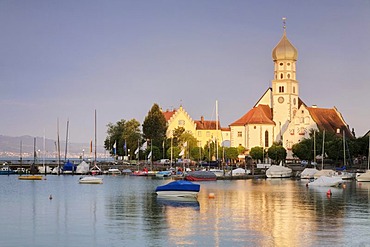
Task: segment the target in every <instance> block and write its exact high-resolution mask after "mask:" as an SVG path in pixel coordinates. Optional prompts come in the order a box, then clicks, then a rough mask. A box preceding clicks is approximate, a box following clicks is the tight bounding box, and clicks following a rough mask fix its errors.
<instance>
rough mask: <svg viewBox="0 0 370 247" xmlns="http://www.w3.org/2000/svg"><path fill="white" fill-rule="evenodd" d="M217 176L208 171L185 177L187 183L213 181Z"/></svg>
mask: <svg viewBox="0 0 370 247" xmlns="http://www.w3.org/2000/svg"><path fill="white" fill-rule="evenodd" d="M216 179H217V176H216V175H215V174H214V173H213V172H210V171H193V172H189V173H187V174H186V175H185V180H188V181H215V180H216Z"/></svg>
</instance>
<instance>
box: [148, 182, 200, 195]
mask: <svg viewBox="0 0 370 247" xmlns="http://www.w3.org/2000/svg"><path fill="white" fill-rule="evenodd" d="M199 190H200V185H199V184H194V183H192V182H190V181H185V180H176V181H173V182H171V183H168V184H165V185H161V186H158V187H157V188H156V190H155V192H156V193H157V195H158V196H165V197H197V196H198V193H199Z"/></svg>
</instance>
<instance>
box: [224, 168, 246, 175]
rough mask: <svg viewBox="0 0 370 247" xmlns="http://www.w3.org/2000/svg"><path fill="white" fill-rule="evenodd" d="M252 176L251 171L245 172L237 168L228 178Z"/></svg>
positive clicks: (229, 173)
mask: <svg viewBox="0 0 370 247" xmlns="http://www.w3.org/2000/svg"><path fill="white" fill-rule="evenodd" d="M247 174H250V170H245V169H243V168H236V169H234V170H232V171H230V172H228V173H227V175H228V176H245V175H247Z"/></svg>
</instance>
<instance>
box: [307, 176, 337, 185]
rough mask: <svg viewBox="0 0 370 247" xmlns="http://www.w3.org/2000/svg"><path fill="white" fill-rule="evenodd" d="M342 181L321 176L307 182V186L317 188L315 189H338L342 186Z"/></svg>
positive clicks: (335, 177)
mask: <svg viewBox="0 0 370 247" xmlns="http://www.w3.org/2000/svg"><path fill="white" fill-rule="evenodd" d="M343 182H344V181H343V180H342V178H341V177H338V176H334V177H327V176H321V177H319V178H317V179H315V180H313V181H312V182H309V183H308V184H307V185H308V187H310V186H317V187H339V186H340V185H342V184H343Z"/></svg>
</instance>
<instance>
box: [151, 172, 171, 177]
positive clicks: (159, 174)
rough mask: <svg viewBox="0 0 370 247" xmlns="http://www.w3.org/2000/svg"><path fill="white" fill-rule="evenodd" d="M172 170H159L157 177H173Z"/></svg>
mask: <svg viewBox="0 0 370 247" xmlns="http://www.w3.org/2000/svg"><path fill="white" fill-rule="evenodd" d="M171 176H172V172H171V171H159V172H157V173H156V174H155V177H156V178H171Z"/></svg>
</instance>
